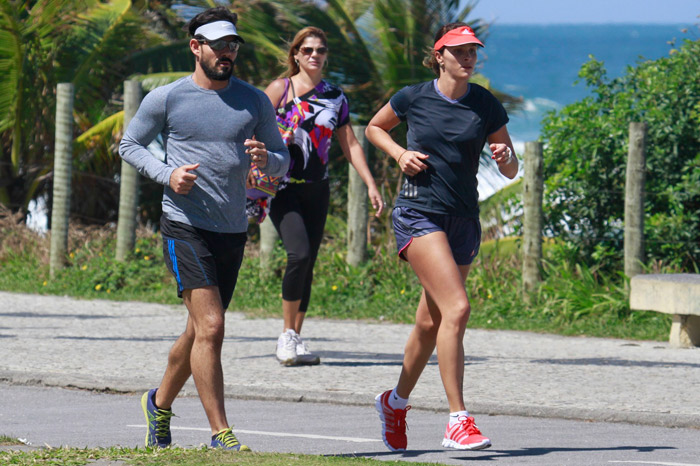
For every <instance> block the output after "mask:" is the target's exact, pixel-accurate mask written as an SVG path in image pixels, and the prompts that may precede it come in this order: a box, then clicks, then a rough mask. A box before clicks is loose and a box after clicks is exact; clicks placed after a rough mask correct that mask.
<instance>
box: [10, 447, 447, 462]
mask: <svg viewBox="0 0 700 466" xmlns="http://www.w3.org/2000/svg"><path fill="white" fill-rule="evenodd" d="M99 459H103V460H111V461H122V462H124V464H128V465H138V466H165V465H179V466H200V465H223V464H236V465H241V466H253V465H254V466H362V465H377V466H378V465H391V464H394V465H404V466H409V465H410V466H426V465H427V463H409V462H405V461H378V460H373V459H368V458H353V457H344V456H311V455H298V454H281V453H233V452H226V451H221V450H213V449H210V448H193V449H182V448H166V449H158V450H154V449H150V448H135V449H134V448H119V447H113V448H90V449H80V448H44V449H40V450H32V451H12V450H8V451H0V464H3V465H10V464H12V465H36V464H47V465H84V464H89V463H92V462H94V461H96V460H99ZM431 464H434V463H431Z"/></svg>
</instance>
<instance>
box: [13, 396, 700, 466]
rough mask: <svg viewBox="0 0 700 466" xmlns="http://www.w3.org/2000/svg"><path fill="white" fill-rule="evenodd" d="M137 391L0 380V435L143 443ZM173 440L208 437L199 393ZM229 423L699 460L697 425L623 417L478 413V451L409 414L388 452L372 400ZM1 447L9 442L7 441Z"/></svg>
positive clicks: (367, 441)
mask: <svg viewBox="0 0 700 466" xmlns="http://www.w3.org/2000/svg"><path fill="white" fill-rule="evenodd" d="M140 396H141V394H129V395H124V394H119V395H115V394H105V393H98V392H92V391H86V390H76V389H66V388H49V387H41V386H26V385H11V384H7V383H0V435H8V436H12V437H15V438H21V439H24V441H26V442H27V444H28V446H22V447H12V448H38V447H43V446H46V445H49V446H52V447H58V446H71V447H109V446H128V447H136V446H141V445H142V444H143V440H144V435H145V420H144V418H143V414H142V412H141V408H140V403H139V400H140ZM174 411H175V414H176V415H177V417H174V418H173V421H172V427H173V439H174V442H175V443H176V444H177V445H180V446H183V447H195V446H199V445H201V444H202V443H207V442H208V438H209V427H208V424H207V421H206V419H205V416H204V411H203V409H202V407H201V405H200V403H199V400H198V399H197V398H196V397H181V398H179V399H178V400H177V401H176V404H175V406H174ZM227 412H228V416H229V422H231V423H233V424H235V427H234V430H235V431H236V432H237V435H238V437H239V439H240V440H241V441H242V442H243V443H245V444H247V445H249V446H250V447H251V448H252V449H253V450H255V451H261V452H283V453H284V452H287V453H304V454H314V455H347V456H362V457H367V458H374V459H379V460H405V461H416V462H430V463H438V464H451V465H454V464H458V465H463V464H465V463H466V462H475V461H478V462H482V463H489V464H498V465H499V466H500V465H538V466H546V465H556V466H559V465H574V466H578V465H581V466H583V465H614V464H629V465H666V466H700V430H697V429H680V428H665V427H654V426H644V425H634V424H627V423H607V422H586V421H575V420H561V419H546V418H535V417H517V416H504V415H491V416H488V415H477V416H476V420H477V424H478V425H479V427H480V428H481V430H482V431H483V433H484V434H485V435H487V436H489V437H490V438H491V440H492V442H493V447H491V448H490V449H488V450H481V451H476V452H459V451H454V450H447V449H444V448H442V446H441V445H440V441H441V439H442V434H443V429H444V428H445V422H446V415H445V414H444V413H436V412H433V411H423V410H418V409H413V410H411V411H410V412H409V413H408V418H407V421H408V426H409V430H408V439H409V450H408V451H407V452H405V453H400V454H399V453H392V452H390V451H388V450H387V449H386V448H385V446H384V445H383V443H382V441H381V433H380V424H379V420H378V417H377V415H376V413H375V411H374V407H373V405H372V404H371V403H368V404H367V405H363V406H352V405H342V406H339V405H334V404H328V403H309V402H297V403H294V402H284V401H255V400H241V399H227ZM5 448H8V447H5Z"/></svg>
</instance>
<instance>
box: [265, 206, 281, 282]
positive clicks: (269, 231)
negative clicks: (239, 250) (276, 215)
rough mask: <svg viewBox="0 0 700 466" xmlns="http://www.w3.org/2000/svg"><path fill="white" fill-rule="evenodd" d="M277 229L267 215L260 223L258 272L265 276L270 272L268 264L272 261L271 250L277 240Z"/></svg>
mask: <svg viewBox="0 0 700 466" xmlns="http://www.w3.org/2000/svg"><path fill="white" fill-rule="evenodd" d="M279 238H280V237H279V235H278V234H277V229H275V225H274V224H273V223H272V220H270V218H269V216H268V218H266V219H265V221H264V222H262V223H261V224H260V272H261V276H263V277H266V276H268V275H269V273H270V264H271V262H272V251H273V250H274V249H275V246H276V245H277V240H279Z"/></svg>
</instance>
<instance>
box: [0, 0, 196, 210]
mask: <svg viewBox="0 0 700 466" xmlns="http://www.w3.org/2000/svg"><path fill="white" fill-rule="evenodd" d="M141 3H142V4H141V5H136V2H132V1H131V0H112V1H110V2H108V3H105V2H103V1H100V0H7V1H3V2H0V146H1V147H2V154H1V155H0V157H1V158H0V180H2V181H1V182H0V202H1V203H3V204H4V205H6V206H8V207H9V208H10V209H11V210H12V211H14V212H17V211H20V212H24V213H26V211H27V206H28V204H29V202H30V201H31V200H32V199H35V198H36V197H37V196H39V195H50V194H49V190H48V185H49V183H50V180H51V173H52V172H51V170H52V154H53V144H54V143H53V128H54V111H55V102H56V97H55V89H56V84H57V83H59V82H70V83H73V84H74V86H75V93H76V99H75V110H74V118H75V120H76V125H75V127H76V132H78V133H82V132H85V131H88V130H90V131H89V133H90V134H93V135H94V134H103V133H101V130H105V129H107V130H109V131H112V132H119V131H120V129H121V117H120V116H119V115H117V117H116V118H114V117H113V114H114V113H115V112H116V111H118V110H119V105H118V103H116V102H114V100H115V97H118V95H119V94H118V93H115V90H118V89H119V87H120V86H121V83H122V82H123V80H124V78H125V77H126V76H128V75H129V74H132V73H134V72H135V71H137V70H138V71H142V72H157V71H168V70H169V71H172V70H173V69H181V70H184V69H188V68H183V67H182V66H187V67H189V69H191V68H192V67H193V64H192V62H191V60H190V59H189V58H190V57H189V55H185V54H184V53H178V52H173V50H169V48H171V49H178V48H179V49H182V48H183V47H182V45H183V42H182V41H180V43H179V44H177V42H175V45H173V41H172V40H171V37H170V36H172V34H175V33H173V32H172V31H167V32H168V33H167V34H165V33H157V32H155V31H156V30H158V29H167V28H163V27H160V28H153V27H150V26H151V24H152V22H148V21H147V18H148V17H149V16H150V17H151V18H155V20H154V21H156V20H157V22H158V23H159V24H163V23H164V22H163V18H164V17H168V15H169V16H172V17H174V15H173V14H172V13H167V8H166V13H165V14H155V13H154V12H153V10H146V9H145V8H146V7H147V6H149V5H150V4H151V3H153V4H156V3H157V2H145V3H144V2H141ZM160 4H166V5H165V6H166V7H167V6H169V5H170V2H168V1H164V2H160ZM160 4H159V5H160ZM161 8H162V5H161ZM146 13H149V14H148V15H146ZM180 34H182V33H180ZM185 51H186V50H185ZM135 52H137V53H135ZM164 52H169V53H164ZM183 57H186V58H187V60H186V61H185V60H184V59H183ZM110 141H113V139H112V138H108V139H105V140H103V142H102V143H101V144H95V139H94V138H87V137H85V138H83V139H82V140H81V141H76V144H75V149H76V151H77V153H78V157H75V158H74V169H75V170H74V173H75V176H80V173H81V172H82V173H85V172H89V173H90V174H91V176H87V177H85V176H84V177H83V179H82V180H81V183H79V185H80V187H81V189H82V190H84V189H93V188H95V185H96V184H97V183H100V182H102V183H104V182H109V183H113V179H114V174H115V173H117V171H116V170H115V167H118V163H117V159H118V158H115V157H114V156H113V155H114V154H113V151H108V150H105V149H106V147H105V146H108V145H109V144H110V143H111V142H110ZM86 149H89V150H86ZM99 191H101V190H98V189H95V190H93V191H92V192H93V193H94V192H99ZM105 197H106V196H99V195H98V196H96V195H94V194H91V195H85V192H84V191H81V190H78V191H76V192H75V193H74V200H75V201H76V204H75V206H74V209H73V210H74V211H75V210H76V209H77V210H79V211H83V212H91V211H97V210H99V209H104V208H106V206H105V205H104V203H105V201H104V198H105ZM90 203H93V204H92V205H91V204H90Z"/></svg>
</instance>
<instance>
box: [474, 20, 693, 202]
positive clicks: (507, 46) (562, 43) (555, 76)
mask: <svg viewBox="0 0 700 466" xmlns="http://www.w3.org/2000/svg"><path fill="white" fill-rule="evenodd" d="M686 27H687V29H688V32H683V29H684V28H686ZM698 38H699V34H698V28H697V26H694V27H693V26H688V25H652V24H596V25H579V24H576V25H570V24H557V25H498V24H495V25H493V26H491V27H490V29H489V35H488V36H487V37H486V40H485V41H484V45H485V47H484V49H481V50H480V51H479V52H480V55H479V62H480V65H479V66H480V67H481V68H480V70H479V71H480V72H481V73H483V74H484V75H485V76H486V77H487V78H489V79H490V81H491V85H492V86H493V87H494V88H496V89H498V90H501V91H503V92H506V93H508V94H511V95H513V96H518V97H522V98H523V99H524V105H523V107H524V108H523V110H522V111H520V112H511V113H510V114H509V117H510V122H509V123H508V131H509V133H510V135H511V138H512V139H513V142H514V145H515V149H516V152H517V153H518V154H522V151H523V147H524V144H525V142H526V141H535V140H537V138H538V137H539V135H540V128H541V121H542V118H543V117H544V116H545V114H546V113H547V112H548V111H550V110H559V109H561V108H562V107H564V106H565V105H567V104H570V103H573V102H576V101H579V100H581V99H582V98H584V97H586V96H587V95H589V94H590V89H589V88H587V87H586V86H585V83H583V82H581V83H578V84H576V81H577V80H578V72H579V70H580V68H581V65H583V64H584V63H586V62H587V61H588V60H589V56H590V55H592V56H594V57H595V58H596V59H597V60H600V61H602V62H603V63H604V66H605V69H606V70H607V75H608V78H610V79H612V78H616V77H619V76H621V75H623V74H625V71H626V69H627V67H628V66H634V65H636V64H637V63H638V62H639V61H640V60H655V59H658V58H661V57H664V56H668V54H669V51H670V50H671V48H672V45H671V43H674V42H675V46H676V47H678V46H680V44H681V42H682V40H683V39H692V40H697V39H698ZM500 178H501V179H500V180H498V179H494V177H492V176H489V174H488V172H486V173H480V186H479V191H480V197H481V198H482V199H483V198H485V197H488V196H489V195H491V194H492V193H493V192H494V191H495V190H497V189H499V188H500V187H502V186H503V185H505V184H506V182H507V180H505V179H503V178H502V177H500Z"/></svg>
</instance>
